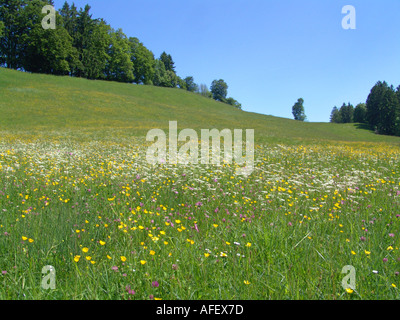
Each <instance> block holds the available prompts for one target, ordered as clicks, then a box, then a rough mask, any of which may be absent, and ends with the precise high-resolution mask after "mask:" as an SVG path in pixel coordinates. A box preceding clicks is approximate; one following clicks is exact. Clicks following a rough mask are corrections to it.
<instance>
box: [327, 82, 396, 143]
mask: <svg viewBox="0 0 400 320" xmlns="http://www.w3.org/2000/svg"><path fill="white" fill-rule="evenodd" d="M330 122H332V123H364V124H366V125H368V126H369V127H370V128H371V129H372V130H374V131H375V132H376V133H378V134H385V135H396V136H400V86H398V87H397V89H395V88H394V86H393V85H390V86H389V85H388V83H387V82H386V81H383V82H382V81H378V82H377V83H376V84H375V85H374V86H373V88H372V89H371V91H370V93H369V95H368V98H367V101H366V103H359V104H358V105H357V106H356V107H354V106H353V105H352V104H350V103H348V104H345V103H343V105H342V106H341V107H340V109H338V108H337V107H336V106H335V107H334V108H333V109H332V112H331V117H330Z"/></svg>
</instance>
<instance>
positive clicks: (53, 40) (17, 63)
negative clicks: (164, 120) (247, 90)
mask: <svg viewBox="0 0 400 320" xmlns="http://www.w3.org/2000/svg"><path fill="white" fill-rule="evenodd" d="M46 5H52V6H54V2H53V0H0V66H2V67H6V68H10V69H16V70H22V71H26V72H32V73H45V74H53V75H63V76H66V75H67V76H71V77H80V78H86V79H90V80H108V81H118V82H124V83H135V84H142V85H154V86H159V87H169V88H180V89H184V90H187V91H190V92H196V93H198V94H201V95H202V96H205V97H208V98H212V99H214V100H216V101H221V102H224V103H227V104H230V105H232V106H235V107H237V108H239V109H241V107H242V106H241V104H240V103H239V102H238V101H236V100H235V99H233V98H231V97H229V98H227V92H228V85H227V84H226V82H225V81H224V80H222V79H220V80H214V81H213V82H212V84H211V86H210V89H208V87H207V85H205V84H200V85H199V84H196V83H195V81H194V78H193V77H192V76H187V77H186V78H181V77H180V76H178V75H177V72H176V70H175V62H174V61H173V59H172V57H171V55H170V54H167V53H166V52H163V53H162V54H161V55H160V57H159V58H155V56H154V54H153V52H152V51H151V50H149V49H148V48H146V46H145V45H144V44H143V43H142V42H141V41H140V40H139V39H138V38H136V37H128V36H127V35H126V34H125V33H124V32H123V30H122V29H121V28H119V29H114V28H112V27H111V26H110V25H109V24H107V23H106V21H105V20H104V19H102V18H100V19H94V18H93V17H92V14H91V13H90V9H91V7H90V6H89V5H86V6H85V7H84V8H80V9H78V8H77V7H76V6H75V4H72V5H69V4H68V2H67V1H66V2H65V3H64V5H63V7H62V8H61V9H60V10H58V11H56V28H55V29H46V30H45V29H44V28H43V27H42V20H43V18H44V16H45V14H43V13H42V8H43V7H44V6H46Z"/></svg>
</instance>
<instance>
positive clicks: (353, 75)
mask: <svg viewBox="0 0 400 320" xmlns="http://www.w3.org/2000/svg"><path fill="white" fill-rule="evenodd" d="M64 2H65V0H55V6H56V9H60V8H61V7H62V4H63V3H64ZM68 2H69V3H70V4H72V2H74V3H75V5H76V6H77V7H78V8H80V7H83V6H84V5H85V4H89V5H90V6H91V7H92V10H91V12H92V14H93V17H95V18H104V19H105V20H106V21H107V23H109V24H110V25H111V26H112V27H113V28H115V29H117V28H122V29H123V31H124V33H125V34H126V35H127V36H134V37H138V38H139V39H140V41H141V42H143V43H144V45H145V46H146V47H147V48H149V49H150V50H151V51H153V53H154V55H155V56H156V58H158V57H159V56H160V54H161V53H162V52H163V51H166V52H167V53H168V54H171V56H172V58H173V60H174V62H175V65H176V71H177V74H178V75H179V76H181V77H182V78H184V77H186V76H193V77H194V80H195V82H196V83H199V84H200V83H204V84H206V85H207V86H208V87H209V86H210V84H211V82H212V81H213V80H214V79H224V80H225V81H226V82H227V84H228V86H229V89H228V96H232V97H233V98H235V99H236V100H238V101H239V102H240V103H242V106H243V110H245V111H249V112H256V113H262V114H268V115H274V116H278V117H284V118H293V116H292V113H291V109H292V106H293V104H294V103H295V102H296V101H297V99H298V98H303V99H304V101H305V102H304V107H305V112H306V115H307V118H308V120H309V121H312V122H328V121H329V116H330V113H331V110H332V108H333V107H334V106H335V105H336V106H338V107H340V106H341V105H342V104H343V102H345V103H347V102H350V103H352V104H353V105H354V106H355V105H356V104H358V103H360V102H365V100H366V99H367V97H368V94H369V92H370V90H371V88H372V87H373V85H374V84H375V83H376V82H377V81H379V80H381V81H383V80H385V81H387V82H388V83H389V84H393V85H394V86H396V87H397V86H398V85H399V84H400V77H399V75H400V1H399V0H381V1H377V0H374V1H371V0H347V1H341V0H322V1H321V0H303V1H300V0H274V1H271V0H246V1H245V0H229V1H228V0H140V1H138V0H113V1H110V0H84V1H81V0H75V1H68ZM345 5H352V6H354V7H355V9H356V29H355V30H344V29H343V28H342V19H343V17H345V15H344V14H342V8H343V7H344V6H345Z"/></svg>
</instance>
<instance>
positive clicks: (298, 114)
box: [292, 98, 307, 121]
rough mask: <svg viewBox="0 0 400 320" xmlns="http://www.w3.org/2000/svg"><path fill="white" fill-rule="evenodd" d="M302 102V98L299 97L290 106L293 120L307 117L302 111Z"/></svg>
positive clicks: (303, 119)
mask: <svg viewBox="0 0 400 320" xmlns="http://www.w3.org/2000/svg"><path fill="white" fill-rule="evenodd" d="M303 103H304V99H303V98H299V99H298V100H297V102H296V103H295V104H294V106H293V107H292V113H293V117H294V120H298V121H305V120H306V119H307V117H306V115H305V113H304V106H303Z"/></svg>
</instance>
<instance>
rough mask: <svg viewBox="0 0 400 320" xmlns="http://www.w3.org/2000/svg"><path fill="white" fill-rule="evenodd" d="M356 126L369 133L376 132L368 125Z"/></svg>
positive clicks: (357, 124)
mask: <svg viewBox="0 0 400 320" xmlns="http://www.w3.org/2000/svg"><path fill="white" fill-rule="evenodd" d="M354 126H355V127H356V129H361V130H368V131H371V132H374V130H373V129H372V128H371V126H370V125H369V124H367V123H355V124H354Z"/></svg>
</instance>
